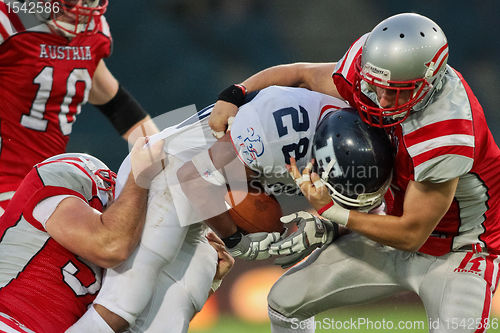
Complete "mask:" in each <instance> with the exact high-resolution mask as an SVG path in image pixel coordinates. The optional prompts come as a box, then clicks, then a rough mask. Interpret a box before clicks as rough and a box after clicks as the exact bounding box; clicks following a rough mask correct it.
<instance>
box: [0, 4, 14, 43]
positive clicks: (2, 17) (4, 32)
mask: <svg viewBox="0 0 500 333" xmlns="http://www.w3.org/2000/svg"><path fill="white" fill-rule="evenodd" d="M14 32H15V31H14V28H13V27H12V25H11V24H10V20H9V18H8V16H7V15H6V14H5V13H4V12H3V11H0V35H1V36H2V38H3V39H4V40H6V39H7V38H9V37H10V36H11V35H13V34H14Z"/></svg>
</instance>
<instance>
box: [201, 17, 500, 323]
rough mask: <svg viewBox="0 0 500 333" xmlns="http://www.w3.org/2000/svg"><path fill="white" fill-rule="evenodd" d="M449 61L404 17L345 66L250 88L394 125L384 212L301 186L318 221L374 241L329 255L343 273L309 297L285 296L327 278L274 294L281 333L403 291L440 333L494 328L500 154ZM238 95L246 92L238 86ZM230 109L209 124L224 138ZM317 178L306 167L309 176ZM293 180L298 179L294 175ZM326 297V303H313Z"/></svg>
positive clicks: (358, 47) (374, 34) (288, 73)
mask: <svg viewBox="0 0 500 333" xmlns="http://www.w3.org/2000/svg"><path fill="white" fill-rule="evenodd" d="M447 59H448V42H447V40H446V37H445V35H444V33H443V31H442V30H441V29H440V27H439V26H438V25H437V24H436V23H435V22H433V21H431V20H430V19H428V18H426V17H424V16H421V15H418V14H413V13H403V14H399V15H395V16H392V17H390V18H388V19H386V20H384V21H382V22H381V23H379V24H378V25H377V26H376V27H375V28H374V29H373V30H372V31H371V32H370V33H367V34H365V35H364V36H362V37H360V38H359V39H358V40H357V41H356V42H355V43H354V44H352V45H351V47H350V48H349V50H348V51H347V52H346V54H345V55H344V57H342V59H340V60H339V61H338V62H337V63H324V64H306V63H297V64H292V65H281V66H276V67H273V68H270V69H267V70H264V71H262V72H260V73H258V74H256V75H254V76H252V77H250V78H249V79H247V80H246V81H244V82H243V83H242V85H243V86H245V87H246V90H247V91H253V90H257V89H262V88H264V87H266V86H269V85H272V84H280V85H291V86H302V87H306V88H309V89H311V90H315V91H320V92H323V93H327V94H329V95H332V96H335V97H339V98H343V99H345V100H346V101H348V102H349V103H350V104H351V105H353V106H355V107H356V108H357V109H358V110H359V112H360V115H361V117H362V118H363V120H364V121H365V122H367V123H368V124H370V125H372V126H376V127H382V128H386V130H387V131H388V132H389V133H390V134H391V135H392V138H393V146H394V148H395V149H396V150H397V155H396V160H395V170H394V178H393V181H392V185H391V190H392V192H393V194H394V198H395V201H394V204H393V206H392V207H389V210H388V215H386V216H383V215H380V216H378V215H367V214H363V213H360V212H355V211H352V210H345V209H343V208H342V207H340V206H339V205H337V204H334V203H333V202H332V200H331V198H330V197H329V196H328V195H327V194H326V191H324V188H323V187H322V186H321V184H319V183H317V184H316V185H317V186H315V185H314V181H317V180H318V175H317V174H316V175H315V174H313V175H311V180H313V184H311V182H309V181H306V182H304V183H303V184H302V185H301V188H302V190H303V191H304V193H305V194H306V196H308V198H310V201H311V203H312V205H313V206H314V207H315V208H316V209H317V210H318V212H319V213H321V214H322V215H323V216H325V217H328V218H329V219H330V220H332V221H334V222H336V223H338V224H341V225H345V226H347V228H349V229H351V230H354V231H357V232H358V233H360V234H363V235H365V236H367V237H368V238H370V239H372V240H374V241H376V242H377V243H369V242H368V243H366V242H361V243H363V244H361V243H360V241H359V240H358V241H352V242H348V241H344V242H341V243H340V241H338V242H336V244H338V246H334V247H332V250H331V252H330V253H329V255H330V256H331V257H330V258H331V262H332V263H335V267H337V268H338V270H336V271H335V272H337V274H334V275H333V276H330V279H329V281H326V282H325V283H324V284H323V285H322V284H320V283H318V284H316V285H317V286H318V288H319V290H314V291H311V292H310V293H309V294H306V295H302V296H304V297H303V298H301V297H300V296H301V295H292V296H293V297H292V299H289V296H290V293H289V292H288V291H289V290H291V289H293V285H294V283H295V284H297V283H299V281H301V279H308V278H312V276H320V275H321V272H318V271H314V272H309V271H308V270H307V269H305V270H302V272H303V273H298V274H297V275H294V274H292V273H291V274H290V275H288V276H285V277H284V279H283V282H282V284H281V285H282V286H285V287H284V288H283V289H281V288H273V290H272V291H271V294H270V296H269V305H270V317H271V320H272V327H273V332H292V331H293V330H291V329H290V325H291V322H290V320H291V319H290V318H292V317H299V318H301V319H305V318H308V317H310V316H312V315H314V314H315V313H318V312H320V311H322V310H324V309H326V308H330V307H337V306H342V305H347V304H351V303H353V302H365V301H369V300H372V299H376V298H379V297H382V296H388V295H391V294H393V293H395V292H397V291H399V290H402V289H409V290H413V291H415V292H416V293H417V294H418V295H419V296H420V298H421V299H422V302H423V304H424V306H425V308H426V311H427V315H428V317H429V318H431V319H433V320H437V321H439V323H440V324H441V325H440V326H439V329H438V331H440V332H445V331H450V330H451V328H450V327H451V324H452V321H453V318H465V319H466V320H468V321H469V322H474V323H475V325H473V327H471V328H470V329H464V330H463V331H464V332H469V331H470V332H472V331H475V332H483V331H485V329H486V328H487V323H488V318H489V313H490V307H491V299H492V296H493V293H494V291H495V289H496V285H497V281H498V279H496V278H495V276H497V272H498V271H499V260H498V258H497V256H498V254H499V253H500V242H499V241H498V239H499V236H500V224H498V220H499V218H500V202H499V195H500V193H499V191H500V181H499V180H500V178H499V177H498V175H497V171H496V170H498V168H499V167H500V151H499V148H498V146H497V145H496V144H495V142H494V140H493V137H492V135H491V133H490V131H489V129H488V126H487V124H486V120H485V117H484V113H483V110H482V108H481V106H480V104H479V102H478V101H477V99H476V97H475V96H474V94H473V92H472V90H471V89H470V87H469V86H468V84H467V83H466V82H465V80H464V79H463V77H462V76H461V74H460V73H459V72H458V71H456V70H455V69H453V68H452V67H450V66H449V65H447ZM332 78H333V82H332ZM231 89H232V91H234V92H235V94H236V95H237V96H238V95H244V94H245V90H242V89H239V88H238V87H237V86H233V87H232V88H231ZM227 100H228V99H226V101H227ZM229 102H232V104H231V103H228V102H225V101H219V102H217V103H216V105H215V108H214V111H213V113H212V115H211V119H210V124H211V126H212V128H213V130H214V131H216V132H221V131H224V129H225V128H226V125H227V120H228V116H232V115H234V114H235V113H236V111H237V107H236V106H235V105H234V104H238V103H235V100H234V99H233V100H231V99H229ZM236 102H237V101H236ZM220 134H221V133H218V135H220ZM222 134H223V132H222ZM309 173H310V170H309V169H306V170H305V177H306V178H307V177H308V174H309ZM293 174H294V176H295V177H299V173H298V169H297V168H293ZM381 244H383V245H381ZM285 247H286V246H285ZM359 248H363V249H366V250H365V251H358V250H357V249H359ZM274 250H275V251H279V250H283V249H281V248H280V247H277V248H275V249H274ZM289 250H290V249H288V250H287V251H289ZM311 260H314V259H311ZM347 261H349V264H346V265H342V263H343V262H347ZM299 272H300V271H299ZM359 272H362V273H361V274H359ZM300 274H304V275H305V276H301V275H300ZM285 281H288V282H290V281H292V282H290V284H288V282H285ZM464 290H467V292H464ZM326 292H328V295H330V296H329V298H328V299H322V298H317V299H315V300H316V301H314V300H311V299H313V298H314V295H317V294H318V293H320V294H321V293H323V294H324V293H326ZM283 297H284V299H283ZM308 300H311V302H308ZM305 304H307V305H305ZM309 327H310V325H309ZM312 330H313V329H308V330H305V331H307V332H309V331H312ZM431 331H433V329H431ZM294 332H295V331H294Z"/></svg>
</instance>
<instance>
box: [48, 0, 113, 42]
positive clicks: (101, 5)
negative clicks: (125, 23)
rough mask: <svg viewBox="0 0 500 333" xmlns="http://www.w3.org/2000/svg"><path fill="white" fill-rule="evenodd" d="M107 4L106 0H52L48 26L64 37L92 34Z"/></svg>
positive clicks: (99, 22) (98, 24)
mask: <svg viewBox="0 0 500 333" xmlns="http://www.w3.org/2000/svg"><path fill="white" fill-rule="evenodd" d="M45 1H47V0H45ZM107 6H108V0H52V7H53V9H52V13H51V21H50V22H49V26H51V27H52V28H55V29H57V30H58V31H61V32H62V33H63V34H64V35H65V36H66V37H71V38H72V37H75V36H76V35H79V34H82V35H93V34H95V33H97V31H98V30H99V28H100V26H101V16H102V15H103V14H104V13H105V12H106V9H107Z"/></svg>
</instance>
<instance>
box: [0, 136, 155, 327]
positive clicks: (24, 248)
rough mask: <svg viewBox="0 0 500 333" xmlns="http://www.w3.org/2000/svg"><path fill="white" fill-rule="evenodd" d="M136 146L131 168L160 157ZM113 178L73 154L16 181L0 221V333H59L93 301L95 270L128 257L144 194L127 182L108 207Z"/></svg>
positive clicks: (102, 167)
mask: <svg viewBox="0 0 500 333" xmlns="http://www.w3.org/2000/svg"><path fill="white" fill-rule="evenodd" d="M144 143H145V140H144V138H139V139H138V140H137V142H136V145H135V146H134V148H133V149H132V151H131V158H132V161H133V162H132V163H135V166H136V167H137V168H139V169H140V168H141V167H140V165H141V163H140V161H143V160H144V157H145V158H146V160H148V161H149V159H148V158H149V156H150V154H158V153H161V146H160V147H159V149H156V150H155V149H143V148H142V147H143V146H144ZM155 147H158V146H155ZM154 156H156V155H154ZM136 161H137V162H138V163H136ZM135 170H138V169H136V168H135V169H134V171H135ZM143 176H144V174H143ZM115 178H116V174H115V173H114V172H112V171H110V170H109V169H108V168H107V166H106V165H105V164H104V163H103V162H101V161H100V160H98V159H97V158H95V157H93V156H90V155H87V154H79V153H67V154H60V155H56V156H54V157H51V158H49V159H47V160H45V161H43V162H41V163H39V164H37V165H35V167H34V168H32V170H31V171H30V172H29V173H28V175H27V176H26V177H25V178H24V180H23V182H22V183H21V185H20V186H19V188H18V190H17V191H16V194H15V195H14V197H13V198H12V201H11V204H9V207H8V208H7V210H6V211H5V214H4V215H3V216H2V217H1V218H0V332H32V331H34V332H39V333H40V332H47V333H49V332H50V333H55V332H64V331H65V330H66V329H67V328H68V327H69V326H70V325H71V324H73V323H74V322H75V321H76V320H77V319H78V318H79V317H81V316H82V315H83V313H84V312H85V311H86V310H87V306H88V305H89V304H90V303H92V301H93V300H94V298H95V296H96V294H97V292H98V291H99V289H100V287H101V278H102V268H109V267H114V266H116V265H118V264H119V263H121V262H122V261H124V260H125V259H126V258H127V257H128V256H129V255H130V253H131V252H132V250H133V249H134V248H135V246H136V245H137V243H138V241H139V239H140V236H141V233H142V228H143V225H144V219H145V208H146V201H147V193H148V190H146V189H144V188H143V187H140V186H138V185H137V184H136V182H135V180H134V177H133V176H130V177H128V179H127V181H126V183H125V185H124V187H123V189H122V190H121V194H120V196H119V197H118V198H117V200H116V201H114V197H115ZM141 179H145V177H141ZM113 201H114V202H113ZM111 203H113V204H112V205H111ZM96 329H97V328H96Z"/></svg>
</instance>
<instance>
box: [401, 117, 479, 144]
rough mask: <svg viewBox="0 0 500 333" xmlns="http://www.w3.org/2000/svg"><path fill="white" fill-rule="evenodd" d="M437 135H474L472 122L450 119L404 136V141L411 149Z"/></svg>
mask: <svg viewBox="0 0 500 333" xmlns="http://www.w3.org/2000/svg"><path fill="white" fill-rule="evenodd" d="M436 133H439V136H445V135H452V134H464V135H474V131H473V128H472V121H471V120H469V119H449V120H445V121H440V122H437V123H432V124H429V125H426V126H424V127H421V128H419V129H417V130H415V131H413V132H411V133H408V134H406V135H405V136H404V141H405V144H406V146H407V147H411V146H413V145H415V144H418V143H420V142H423V141H426V140H431V139H433V138H435V137H436Z"/></svg>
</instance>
